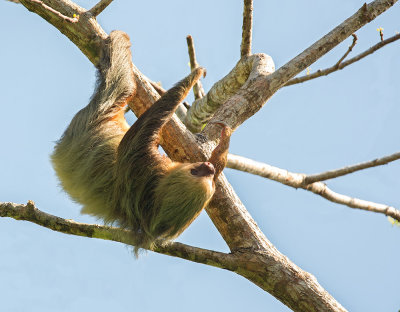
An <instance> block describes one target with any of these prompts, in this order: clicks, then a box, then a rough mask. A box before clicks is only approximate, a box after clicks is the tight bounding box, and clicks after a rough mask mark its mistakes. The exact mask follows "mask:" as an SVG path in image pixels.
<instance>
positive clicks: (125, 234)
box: [0, 201, 232, 270]
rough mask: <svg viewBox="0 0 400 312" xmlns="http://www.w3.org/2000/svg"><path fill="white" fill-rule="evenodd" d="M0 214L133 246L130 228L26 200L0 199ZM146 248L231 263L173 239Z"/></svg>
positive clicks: (225, 257) (207, 261) (199, 260)
mask: <svg viewBox="0 0 400 312" xmlns="http://www.w3.org/2000/svg"><path fill="white" fill-rule="evenodd" d="M0 217H9V218H13V219H15V220H23V221H29V222H32V223H35V224H38V225H40V226H43V227H45V228H48V229H50V230H53V231H56V232H60V233H64V234H69V235H77V236H83V237H89V238H98V239H103V240H110V241H114V242H118V243H123V244H126V245H130V246H135V244H134V239H133V237H134V233H133V232H131V231H128V230H124V229H121V228H116V227H110V226H102V225H97V224H86V223H80V222H76V221H74V220H67V219H63V218H60V217H57V216H54V215H51V214H48V213H46V212H43V211H40V210H39V209H38V208H37V207H36V206H35V204H34V202H32V201H28V203H27V204H26V205H22V204H15V203H2V202H0ZM149 250H150V251H154V252H157V253H160V254H165V255H169V256H173V257H177V258H182V259H186V260H189V261H193V262H197V263H203V264H207V265H211V266H215V267H219V268H222V269H228V270H232V268H231V266H229V265H226V263H228V264H229V263H230V262H231V259H229V258H230V257H231V255H229V254H226V253H222V252H216V251H212V250H207V249H203V248H197V247H193V246H189V245H185V244H182V243H177V242H168V243H163V242H159V243H158V244H157V245H156V246H155V247H154V248H152V249H149Z"/></svg>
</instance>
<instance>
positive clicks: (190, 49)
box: [186, 35, 205, 100]
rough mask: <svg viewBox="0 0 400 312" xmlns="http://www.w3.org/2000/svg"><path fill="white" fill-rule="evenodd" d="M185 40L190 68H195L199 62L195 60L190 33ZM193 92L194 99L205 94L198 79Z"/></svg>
mask: <svg viewBox="0 0 400 312" xmlns="http://www.w3.org/2000/svg"><path fill="white" fill-rule="evenodd" d="M186 42H187V46H188V53H189V60H190V69H191V70H194V69H195V68H197V67H198V66H199V64H198V63H197V61H196V51H195V49H194V43H193V38H192V36H191V35H188V36H187V37H186ZM193 93H194V98H195V100H197V99H201V98H202V97H203V96H204V95H205V92H204V89H203V86H202V84H201V82H200V80H199V81H197V82H196V83H195V84H194V86H193Z"/></svg>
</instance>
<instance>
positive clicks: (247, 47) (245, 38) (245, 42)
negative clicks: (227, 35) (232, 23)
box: [240, 0, 253, 58]
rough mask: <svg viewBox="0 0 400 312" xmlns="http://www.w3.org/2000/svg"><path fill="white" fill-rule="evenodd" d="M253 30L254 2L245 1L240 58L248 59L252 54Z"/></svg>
mask: <svg viewBox="0 0 400 312" xmlns="http://www.w3.org/2000/svg"><path fill="white" fill-rule="evenodd" d="M252 28H253V0H244V1H243V26H242V44H241V45H240V56H241V57H242V58H243V57H246V56H249V55H250V54H251V33H252Z"/></svg>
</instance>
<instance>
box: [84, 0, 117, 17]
mask: <svg viewBox="0 0 400 312" xmlns="http://www.w3.org/2000/svg"><path fill="white" fill-rule="evenodd" d="M112 1H113V0H101V1H99V2H98V3H97V4H96V5H95V6H94V7H93V8H91V9H90V10H89V13H90V14H91V15H92V16H98V15H99V14H100V13H101V12H103V10H104V9H105V8H106V7H108V5H109V4H110V3H111V2H112Z"/></svg>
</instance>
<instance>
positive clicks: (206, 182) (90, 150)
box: [52, 31, 229, 248]
mask: <svg viewBox="0 0 400 312" xmlns="http://www.w3.org/2000/svg"><path fill="white" fill-rule="evenodd" d="M131 66H132V63H131V53H130V42H129V38H128V36H127V35H126V34H124V33H122V32H118V31H114V32H112V33H111V34H110V36H109V38H108V39H107V42H106V44H105V46H104V49H103V55H102V57H101V61H100V68H99V78H98V86H97V88H96V91H95V93H94V95H93V97H92V99H91V101H90V103H89V104H88V105H87V106H86V107H85V108H83V109H82V110H80V111H79V112H78V113H77V114H76V115H75V117H74V118H73V120H72V121H71V124H70V125H69V127H68V128H67V130H66V131H65V133H64V134H63V136H62V137H61V139H60V140H59V141H58V142H57V145H56V147H55V150H54V153H53V155H52V162H53V166H54V169H55V171H56V173H57V175H58V177H59V179H60V181H61V185H62V187H63V188H64V190H65V191H66V192H67V193H68V194H69V195H70V196H71V198H72V199H73V200H75V201H77V202H79V203H81V204H82V205H83V208H82V213H86V214H91V215H94V216H96V217H99V218H101V219H103V220H104V221H105V222H107V223H117V224H118V225H119V226H122V227H124V228H127V229H130V230H132V231H133V232H134V233H136V234H135V238H134V239H135V241H136V245H137V248H139V247H145V248H149V247H151V245H152V244H153V242H154V241H155V240H157V239H160V238H161V239H172V238H175V237H176V236H178V235H179V234H180V233H181V232H182V231H183V230H184V229H185V228H186V227H187V226H188V225H189V224H190V223H191V222H192V221H193V220H194V219H195V218H196V217H197V215H198V214H199V213H200V211H201V210H202V209H203V208H204V207H205V206H206V205H207V204H208V202H209V201H210V199H211V197H212V195H213V193H214V190H215V186H214V179H215V178H216V177H217V176H218V174H219V173H220V172H221V171H222V169H223V167H224V166H225V163H226V159H224V157H225V158H226V153H227V148H228V145H229V136H225V138H224V139H223V140H221V141H223V142H221V144H222V143H223V144H222V145H221V144H220V146H219V150H221V149H222V151H218V152H214V153H213V159H214V160H213V162H214V163H215V164H218V166H217V167H218V172H215V169H214V166H213V164H211V163H209V162H205V163H193V164H191V163H185V164H183V163H177V162H173V161H171V160H170V159H169V158H168V157H165V156H161V155H160V153H159V152H158V142H159V136H160V130H161V128H162V127H163V125H165V123H166V122H167V121H168V120H169V119H170V118H171V116H172V114H173V113H174V111H175V109H176V107H177V106H178V104H179V103H180V102H181V101H182V100H183V99H184V98H185V97H186V95H187V93H188V92H189V90H190V89H191V88H192V87H193V85H194V84H195V83H196V82H197V80H198V79H199V78H200V77H201V76H202V75H203V74H204V70H203V69H202V68H198V69H196V70H194V71H193V72H192V73H191V74H190V75H189V76H187V77H186V78H185V79H183V80H182V81H180V82H178V83H177V84H176V86H174V87H173V88H172V89H170V90H168V91H167V92H166V93H165V94H164V95H163V96H162V97H161V98H160V99H159V100H158V101H157V102H156V103H154V105H153V106H152V107H151V108H149V109H148V110H147V111H146V112H145V113H144V114H143V115H142V116H140V117H139V118H138V120H137V121H136V122H135V123H134V125H133V126H132V127H130V128H129V126H128V125H127V123H126V121H125V118H124V111H125V106H126V104H127V102H128V101H129V99H130V98H131V97H132V96H134V94H135V88H136V86H135V81H134V77H133V71H132V67H131ZM221 146H223V148H222V147H221ZM217 150H218V148H217V149H216V150H215V151H217ZM219 155H221V157H219Z"/></svg>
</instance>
